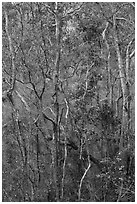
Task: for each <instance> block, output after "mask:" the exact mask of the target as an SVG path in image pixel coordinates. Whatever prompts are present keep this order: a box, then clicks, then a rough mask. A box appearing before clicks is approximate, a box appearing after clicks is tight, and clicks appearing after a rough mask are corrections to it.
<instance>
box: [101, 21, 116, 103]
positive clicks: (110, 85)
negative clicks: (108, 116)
mask: <svg viewBox="0 0 137 204" xmlns="http://www.w3.org/2000/svg"><path fill="white" fill-rule="evenodd" d="M108 25H109V23H108V22H107V23H106V27H105V29H104V31H103V33H102V36H103V40H104V42H105V44H106V48H107V72H108V94H107V95H109V105H110V107H112V105H113V95H112V80H111V66H110V46H109V44H108V41H107V38H106V31H107V28H108Z"/></svg>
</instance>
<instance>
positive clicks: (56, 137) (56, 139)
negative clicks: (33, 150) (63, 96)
mask: <svg viewBox="0 0 137 204" xmlns="http://www.w3.org/2000/svg"><path fill="white" fill-rule="evenodd" d="M55 11H56V15H55V22H56V61H55V79H54V81H55V104H54V105H55V110H56V122H55V123H56V125H55V128H54V137H53V143H54V145H53V148H54V155H53V157H54V167H53V168H54V183H55V191H56V201H57V202H58V201H59V200H60V187H61V186H60V185H61V178H60V177H61V172H60V129H59V128H60V127H59V112H60V110H59V71H60V70H59V64H60V35H61V33H60V32H61V29H60V28H61V27H60V23H61V17H60V16H59V13H58V3H57V2H56V7H55Z"/></svg>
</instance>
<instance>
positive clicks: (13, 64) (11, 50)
mask: <svg viewBox="0 0 137 204" xmlns="http://www.w3.org/2000/svg"><path fill="white" fill-rule="evenodd" d="M5 21H6V25H5V29H6V34H7V37H8V41H9V49H10V54H11V65H12V79H11V90H13V89H14V86H15V77H16V67H15V57H14V51H13V47H12V39H11V36H10V33H9V28H8V26H9V20H8V14H7V12H6V11H5Z"/></svg>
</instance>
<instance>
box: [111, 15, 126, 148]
mask: <svg viewBox="0 0 137 204" xmlns="http://www.w3.org/2000/svg"><path fill="white" fill-rule="evenodd" d="M113 37H114V45H115V49H116V53H117V59H118V70H119V78H120V83H121V91H122V99H123V101H122V124H121V139H120V149H122V148H123V145H124V130H125V122H126V112H125V106H126V84H125V75H124V70H123V62H122V56H121V53H120V49H119V45H118V36H117V31H116V19H115V15H114V16H113Z"/></svg>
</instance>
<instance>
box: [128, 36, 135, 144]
mask: <svg viewBox="0 0 137 204" xmlns="http://www.w3.org/2000/svg"><path fill="white" fill-rule="evenodd" d="M133 41H134V39H132V40H131V41H130V42H129V44H128V46H127V49H126V82H127V83H126V86H127V106H126V108H127V117H128V124H127V131H128V132H129V131H130V129H131V110H130V109H131V93H130V86H131V84H130V81H129V68H130V54H129V49H130V46H131V44H132V43H133ZM133 52H134V51H133ZM133 52H132V53H133ZM132 53H131V56H132ZM129 139H130V138H128V140H129Z"/></svg>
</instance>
